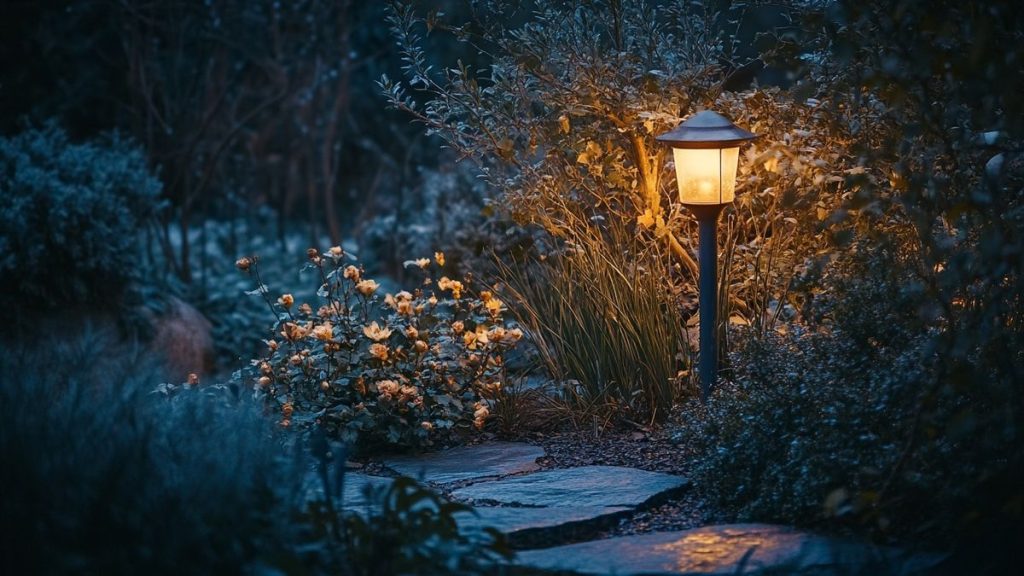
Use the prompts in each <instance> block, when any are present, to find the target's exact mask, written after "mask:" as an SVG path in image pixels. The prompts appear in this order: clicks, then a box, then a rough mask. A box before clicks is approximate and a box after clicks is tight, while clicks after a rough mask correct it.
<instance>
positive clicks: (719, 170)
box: [658, 110, 757, 401]
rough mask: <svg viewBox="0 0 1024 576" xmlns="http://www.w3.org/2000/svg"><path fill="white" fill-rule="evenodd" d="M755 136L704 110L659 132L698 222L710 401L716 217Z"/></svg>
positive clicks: (703, 364)
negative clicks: (743, 151) (744, 147)
mask: <svg viewBox="0 0 1024 576" xmlns="http://www.w3.org/2000/svg"><path fill="white" fill-rule="evenodd" d="M754 138H757V135H755V134H753V133H751V132H748V131H746V130H744V129H742V128H740V127H738V126H736V125H735V124H733V123H732V122H730V121H729V119H728V118H726V117H725V116H722V115H721V114H717V113H715V112H711V111H710V110H705V111H703V112H698V113H696V114H694V115H693V116H691V117H690V118H689V119H687V120H686V121H685V122H683V123H682V124H680V125H679V126H678V127H676V129H675V130H672V131H670V132H666V133H664V134H662V135H660V136H658V141H659V142H663V143H665V144H668V145H669V146H671V147H672V153H673V157H674V160H675V166H676V182H677V183H678V185H679V201H680V202H681V203H682V204H683V206H686V207H687V208H689V209H690V211H691V212H693V215H694V216H696V217H697V222H698V224H699V226H700V235H699V253H698V259H699V262H700V280H699V283H698V290H699V293H700V299H699V303H698V305H699V307H700V362H699V365H698V370H699V371H700V389H701V396H702V398H703V399H704V400H705V401H706V400H707V398H708V394H709V393H710V392H711V387H712V386H713V385H714V383H715V378H716V377H717V375H718V346H717V339H716V335H715V327H716V323H717V320H716V316H717V311H718V302H717V301H718V297H717V296H718V254H717V252H718V240H717V237H716V236H717V228H718V215H719V214H720V213H721V212H722V209H723V208H725V205H726V204H729V203H730V202H732V201H733V199H734V198H735V192H736V165H737V163H738V162H739V154H740V145H741V144H743V143H745V142H748V141H750V140H753V139H754Z"/></svg>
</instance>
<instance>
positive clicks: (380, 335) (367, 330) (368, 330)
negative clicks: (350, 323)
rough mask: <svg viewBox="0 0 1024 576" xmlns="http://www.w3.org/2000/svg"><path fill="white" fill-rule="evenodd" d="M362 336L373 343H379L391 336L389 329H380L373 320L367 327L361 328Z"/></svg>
mask: <svg viewBox="0 0 1024 576" xmlns="http://www.w3.org/2000/svg"><path fill="white" fill-rule="evenodd" d="M363 334H364V335H365V336H366V337H367V338H369V339H370V340H373V341H374V342H380V341H381V340H387V339H388V337H390V336H391V328H381V327H380V326H379V325H378V324H377V321H376V320H375V321H373V322H370V325H369V326H363Z"/></svg>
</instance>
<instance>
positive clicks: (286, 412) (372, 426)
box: [237, 247, 523, 447]
mask: <svg viewBox="0 0 1024 576" xmlns="http://www.w3.org/2000/svg"><path fill="white" fill-rule="evenodd" d="M308 256H309V264H308V265H307V266H306V268H305V270H306V271H311V272H313V273H314V274H315V275H316V278H317V281H318V282H319V289H318V290H317V296H318V297H319V299H320V302H318V303H316V305H315V306H314V305H313V304H311V303H301V304H298V305H297V304H296V302H295V299H294V297H293V296H292V295H291V294H283V295H281V296H280V297H278V298H276V299H275V298H273V297H272V296H271V295H270V294H269V289H268V288H267V287H266V285H265V284H263V282H262V279H261V278H260V274H259V268H258V259H257V258H255V257H251V258H250V257H246V258H242V259H240V260H239V261H238V262H237V265H238V267H239V268H240V269H242V270H243V271H245V272H247V273H249V274H251V275H252V276H253V277H254V278H255V280H256V282H257V288H256V289H255V290H253V291H252V292H251V294H254V295H259V296H261V297H263V299H264V300H265V301H266V304H267V306H268V307H269V308H270V309H271V311H272V312H273V314H274V315H275V317H276V318H277V320H276V322H275V324H274V326H273V335H272V337H271V338H269V339H268V340H267V341H266V344H267V353H266V354H265V355H264V356H262V357H260V358H257V359H255V360H253V361H252V363H251V367H250V368H248V369H247V370H246V371H244V373H241V374H239V375H238V377H239V378H242V379H245V380H246V381H248V382H251V383H252V385H253V387H254V389H255V390H256V392H257V394H258V395H260V396H263V397H264V398H265V399H266V400H267V401H268V402H269V403H271V404H272V405H274V406H275V407H276V408H277V409H278V410H280V413H281V420H280V423H281V425H282V426H291V425H293V424H300V423H314V422H315V423H317V424H319V425H321V426H323V427H325V428H326V429H328V430H329V431H331V432H332V433H336V434H337V435H338V436H340V437H341V439H342V440H344V441H347V442H352V443H357V444H359V445H361V446H366V445H379V444H385V445H389V446H392V447H417V446H424V445H430V444H433V443H435V442H437V441H444V440H446V439H449V438H450V437H451V436H452V435H453V434H456V433H458V432H463V431H469V430H472V429H474V428H475V429H481V428H483V426H484V425H485V423H486V421H487V418H488V416H489V415H490V409H491V407H492V403H493V399H494V397H495V395H496V394H497V393H498V392H499V391H500V390H501V387H502V386H503V385H504V383H505V381H506V373H505V366H504V361H503V356H504V353H505V352H507V351H508V350H509V349H510V348H512V347H513V346H515V345H516V343H517V342H518V341H519V340H520V339H521V338H522V336H523V332H522V331H521V330H520V329H519V328H517V327H516V326H514V325H512V324H511V323H507V322H506V321H505V320H504V319H503V317H502V316H503V313H504V312H505V311H506V309H505V305H504V303H503V302H502V301H501V300H500V299H499V298H498V297H497V296H496V295H495V290H494V289H493V288H492V289H488V287H482V288H481V289H479V290H478V289H477V288H476V286H475V284H474V281H473V278H472V277H469V276H468V277H465V278H463V279H461V280H454V279H451V278H448V277H442V278H440V279H439V280H437V281H436V282H435V281H434V280H433V278H432V277H431V276H430V274H429V270H430V269H431V268H432V267H433V266H434V265H435V264H436V265H437V266H439V267H440V266H443V265H444V254H443V253H440V252H438V253H436V254H435V255H434V259H433V260H431V259H428V258H420V259H417V260H410V261H408V262H406V266H408V267H411V268H416V269H419V270H422V273H423V274H424V279H423V282H422V285H421V286H420V287H418V288H417V289H415V290H414V291H413V292H408V291H404V290H403V291H400V292H398V293H396V294H390V293H388V294H385V295H383V296H381V294H380V293H379V291H380V285H379V284H378V283H377V282H376V281H375V280H373V279H371V278H366V277H364V271H363V269H362V268H361V267H359V266H358V265H356V264H353V263H351V260H350V259H349V256H348V255H347V254H346V253H345V252H344V250H342V249H341V248H340V247H334V248H331V249H330V250H328V251H327V252H326V253H324V254H321V253H320V252H319V251H318V250H316V249H310V250H309V251H308Z"/></svg>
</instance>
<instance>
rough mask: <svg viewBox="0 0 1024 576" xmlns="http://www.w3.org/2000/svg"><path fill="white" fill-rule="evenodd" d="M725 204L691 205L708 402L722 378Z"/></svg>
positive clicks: (703, 395)
mask: <svg viewBox="0 0 1024 576" xmlns="http://www.w3.org/2000/svg"><path fill="white" fill-rule="evenodd" d="M724 207H725V205H724V204H711V205H698V204H691V205H689V206H687V208H689V209H690V210H691V211H692V212H693V214H694V216H696V217H697V225H698V227H699V234H698V254H697V260H698V262H699V264H700V278H699V279H698V284H697V290H698V306H699V310H700V359H699V362H698V367H697V369H698V371H699V373H700V394H701V398H702V399H703V400H705V401H707V399H708V395H709V394H710V393H711V388H712V387H713V386H714V385H715V380H716V379H717V377H718V335H717V334H716V332H717V328H718V215H719V214H721V213H722V209H723V208H724Z"/></svg>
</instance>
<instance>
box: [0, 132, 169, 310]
mask: <svg viewBox="0 0 1024 576" xmlns="http://www.w3.org/2000/svg"><path fill="white" fill-rule="evenodd" d="M159 194H160V182H159V181H158V180H157V179H156V177H155V176H154V175H153V174H152V173H151V172H150V171H149V169H148V168H147V167H146V159H145V156H144V155H143V153H142V151H140V150H139V149H138V148H136V147H135V146H134V145H132V144H131V143H130V142H128V141H126V140H124V139H123V138H121V137H119V136H118V135H116V134H111V135H108V136H105V137H102V138H99V139H96V140H93V141H89V142H85V143H81V144H75V143H73V142H71V140H70V138H69V137H68V135H67V134H66V133H65V132H64V131H63V130H61V129H60V128H59V127H57V126H56V125H54V124H48V125H46V126H44V127H42V128H31V129H28V130H25V131H23V132H21V133H20V134H17V135H15V136H12V137H9V138H0V275H2V277H3V279H4V280H3V291H4V292H5V293H7V294H8V296H13V297H14V298H16V300H17V302H18V303H19V304H21V305H26V306H29V307H32V308H50V307H55V306H66V305H84V304H90V305H96V306H101V307H109V306H110V305H112V304H114V303H116V302H117V296H118V295H119V293H120V291H121V289H122V288H123V287H124V285H125V284H126V283H127V282H128V281H129V280H131V279H132V278H133V277H134V276H135V274H136V271H137V270H136V266H135V262H136V260H137V258H138V255H139V245H140V236H139V231H140V229H143V228H145V227H146V226H147V225H149V223H150V222H151V218H152V217H153V216H154V214H155V213H156V212H157V210H158V209H159V207H160V203H159V202H158V195H159Z"/></svg>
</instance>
